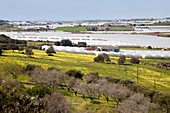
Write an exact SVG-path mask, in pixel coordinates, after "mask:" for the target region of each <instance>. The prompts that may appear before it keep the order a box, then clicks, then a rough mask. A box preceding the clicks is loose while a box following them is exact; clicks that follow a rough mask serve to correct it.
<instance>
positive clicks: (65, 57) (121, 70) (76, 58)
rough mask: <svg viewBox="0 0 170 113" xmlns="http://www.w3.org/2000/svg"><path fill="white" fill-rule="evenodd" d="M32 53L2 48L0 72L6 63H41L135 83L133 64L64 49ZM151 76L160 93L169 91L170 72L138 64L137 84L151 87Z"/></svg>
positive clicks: (41, 64)
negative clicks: (102, 61)
mask: <svg viewBox="0 0 170 113" xmlns="http://www.w3.org/2000/svg"><path fill="white" fill-rule="evenodd" d="M33 51H34V53H35V55H34V58H28V57H26V56H25V55H23V54H21V53H19V52H17V51H16V52H14V53H13V52H12V50H9V51H3V52H4V53H3V54H4V55H6V56H0V67H1V70H0V73H1V74H2V73H3V70H4V68H5V66H6V65H8V64H10V63H18V64H21V65H22V66H23V67H25V66H26V65H28V64H36V65H40V66H42V67H43V68H45V69H47V68H48V67H51V66H54V67H57V68H59V69H61V70H62V71H63V72H66V71H68V70H70V69H76V70H81V71H82V72H83V73H84V74H87V73H89V72H98V73H99V74H100V76H108V75H109V76H115V77H118V78H121V79H129V80H132V81H135V82H136V66H135V65H126V67H125V65H117V64H115V65H111V64H99V63H93V58H94V57H95V56H94V55H86V54H72V53H65V52H57V54H55V55H54V56H47V54H46V53H45V51H40V50H33ZM117 59H118V57H111V60H112V61H113V62H116V63H117ZM141 60H142V61H149V62H152V63H156V62H158V61H166V62H169V61H170V60H160V59H141ZM126 64H130V59H127V60H126ZM154 78H155V79H156V81H157V90H158V91H160V92H163V93H168V94H170V71H169V70H165V69H160V68H157V67H154V66H150V65H143V64H139V84H141V85H143V86H147V87H148V88H150V89H153V88H154ZM19 79H20V80H22V81H25V82H29V78H28V77H26V76H24V75H21V76H20V77H19Z"/></svg>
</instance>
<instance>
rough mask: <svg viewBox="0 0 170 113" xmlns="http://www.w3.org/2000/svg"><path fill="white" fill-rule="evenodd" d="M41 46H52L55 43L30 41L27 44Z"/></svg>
mask: <svg viewBox="0 0 170 113" xmlns="http://www.w3.org/2000/svg"><path fill="white" fill-rule="evenodd" d="M41 44H52V45H54V42H44V41H43V42H37V41H35V42H34V41H28V42H27V45H28V46H38V45H41Z"/></svg>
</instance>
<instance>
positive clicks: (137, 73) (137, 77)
mask: <svg viewBox="0 0 170 113" xmlns="http://www.w3.org/2000/svg"><path fill="white" fill-rule="evenodd" d="M138 71H139V70H138V65H137V66H136V80H137V84H138V82H139V72H138Z"/></svg>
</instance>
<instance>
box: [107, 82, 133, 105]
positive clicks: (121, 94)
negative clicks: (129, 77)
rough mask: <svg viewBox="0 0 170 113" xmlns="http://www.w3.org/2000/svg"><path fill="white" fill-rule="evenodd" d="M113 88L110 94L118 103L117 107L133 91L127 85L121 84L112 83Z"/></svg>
mask: <svg viewBox="0 0 170 113" xmlns="http://www.w3.org/2000/svg"><path fill="white" fill-rule="evenodd" d="M111 89H112V91H110V92H111V94H110V96H111V98H113V100H114V101H115V102H116V103H117V107H118V106H119V103H120V102H122V101H123V100H125V99H127V98H128V97H129V96H130V95H131V93H132V92H131V91H130V90H129V89H128V88H127V87H125V86H123V85H121V84H112V86H111Z"/></svg>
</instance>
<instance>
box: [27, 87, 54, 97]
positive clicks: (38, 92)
mask: <svg viewBox="0 0 170 113" xmlns="http://www.w3.org/2000/svg"><path fill="white" fill-rule="evenodd" d="M28 93H29V94H30V95H31V96H38V98H43V97H44V96H45V95H46V94H50V93H51V91H50V89H49V88H47V87H45V86H43V85H36V86H34V87H33V88H32V89H30V90H28Z"/></svg>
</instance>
